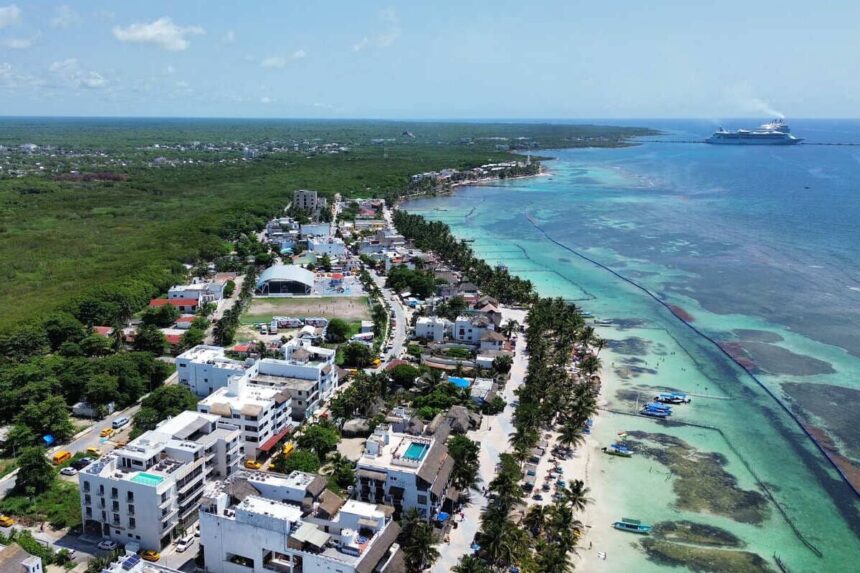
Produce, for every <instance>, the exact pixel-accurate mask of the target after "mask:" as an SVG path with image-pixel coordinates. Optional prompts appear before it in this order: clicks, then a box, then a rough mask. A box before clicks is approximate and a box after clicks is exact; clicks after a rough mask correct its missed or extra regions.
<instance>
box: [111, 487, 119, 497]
mask: <svg viewBox="0 0 860 573" xmlns="http://www.w3.org/2000/svg"><path fill="white" fill-rule="evenodd" d="M110 496H111V498H113V499H116V498H117V497H119V490H117V489H116V488H115V487H112V488H110Z"/></svg>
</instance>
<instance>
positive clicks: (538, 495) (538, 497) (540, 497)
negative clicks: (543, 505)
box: [532, 493, 543, 501]
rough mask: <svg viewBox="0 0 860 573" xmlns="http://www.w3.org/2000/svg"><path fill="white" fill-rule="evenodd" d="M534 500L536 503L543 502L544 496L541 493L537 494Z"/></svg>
mask: <svg viewBox="0 0 860 573" xmlns="http://www.w3.org/2000/svg"><path fill="white" fill-rule="evenodd" d="M532 499H533V500H535V501H543V496H542V495H541V494H539V493H536V494H534V495H533V496H532Z"/></svg>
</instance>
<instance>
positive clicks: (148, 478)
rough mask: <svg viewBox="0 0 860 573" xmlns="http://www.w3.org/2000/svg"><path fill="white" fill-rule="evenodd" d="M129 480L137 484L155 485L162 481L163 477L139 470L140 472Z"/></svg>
mask: <svg viewBox="0 0 860 573" xmlns="http://www.w3.org/2000/svg"><path fill="white" fill-rule="evenodd" d="M131 481H133V482H134V483H139V484H143V485H149V486H152V487H155V486H157V485H158V484H160V483H161V482H163V481H164V478H163V477H161V476H156V475H152V474H148V473H146V472H141V473H139V474H137V475H136V476H134V477H133V478H131Z"/></svg>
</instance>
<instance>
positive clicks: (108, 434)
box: [99, 428, 113, 438]
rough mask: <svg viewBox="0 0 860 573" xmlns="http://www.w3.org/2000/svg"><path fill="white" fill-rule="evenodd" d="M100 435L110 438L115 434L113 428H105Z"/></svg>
mask: <svg viewBox="0 0 860 573" xmlns="http://www.w3.org/2000/svg"><path fill="white" fill-rule="evenodd" d="M99 436H101V437H103V438H110V437H111V436H113V428H105V429H104V430H102V431H101V432H100V433H99Z"/></svg>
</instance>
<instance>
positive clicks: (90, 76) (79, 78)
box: [48, 58, 107, 89]
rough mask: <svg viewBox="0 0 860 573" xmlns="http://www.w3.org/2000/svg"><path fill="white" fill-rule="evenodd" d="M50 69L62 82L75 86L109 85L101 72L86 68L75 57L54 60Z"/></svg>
mask: <svg viewBox="0 0 860 573" xmlns="http://www.w3.org/2000/svg"><path fill="white" fill-rule="evenodd" d="M48 70H49V71H50V72H51V73H52V74H53V75H54V76H55V77H56V78H57V80H59V81H60V82H61V83H62V84H64V85H66V86H70V87H73V88H90V89H97V88H103V87H105V86H106V85H107V80H106V79H105V78H104V77H103V76H102V75H101V74H100V73H98V72H93V71H87V70H84V69H83V68H81V66H80V64H79V63H78V60H76V59H75V58H68V59H66V60H61V61H58V62H54V63H53V64H51V67H50V68H48Z"/></svg>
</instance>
